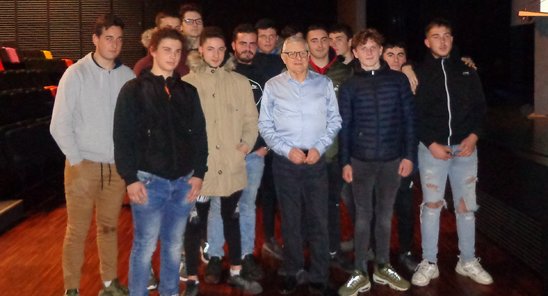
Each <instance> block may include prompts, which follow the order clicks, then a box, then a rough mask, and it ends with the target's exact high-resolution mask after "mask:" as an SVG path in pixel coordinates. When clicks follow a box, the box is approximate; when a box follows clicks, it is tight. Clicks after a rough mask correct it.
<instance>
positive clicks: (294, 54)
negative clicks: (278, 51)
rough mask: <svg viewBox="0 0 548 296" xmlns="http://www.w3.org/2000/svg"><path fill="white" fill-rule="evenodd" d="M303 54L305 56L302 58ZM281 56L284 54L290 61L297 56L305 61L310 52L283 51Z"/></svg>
mask: <svg viewBox="0 0 548 296" xmlns="http://www.w3.org/2000/svg"><path fill="white" fill-rule="evenodd" d="M303 52H304V53H305V55H304V56H303V54H302V53H303ZM282 54H286V55H287V57H288V58H290V59H296V58H297V56H299V57H300V58H301V59H305V58H307V57H308V55H309V54H310V52H309V51H308V50H302V51H283V52H282Z"/></svg>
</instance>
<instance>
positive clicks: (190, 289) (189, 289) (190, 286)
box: [181, 280, 198, 296]
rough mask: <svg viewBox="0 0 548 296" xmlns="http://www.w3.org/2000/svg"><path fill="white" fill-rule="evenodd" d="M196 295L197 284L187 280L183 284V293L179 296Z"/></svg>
mask: <svg viewBox="0 0 548 296" xmlns="http://www.w3.org/2000/svg"><path fill="white" fill-rule="evenodd" d="M196 295H198V282H197V281H193V280H189V281H187V282H186V283H185V291H184V292H183V293H182V294H181V296H196Z"/></svg>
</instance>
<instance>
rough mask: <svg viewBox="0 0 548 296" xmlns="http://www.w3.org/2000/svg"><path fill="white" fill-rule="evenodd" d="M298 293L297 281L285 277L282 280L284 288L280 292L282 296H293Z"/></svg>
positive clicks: (291, 277)
mask: <svg viewBox="0 0 548 296" xmlns="http://www.w3.org/2000/svg"><path fill="white" fill-rule="evenodd" d="M295 291H297V279H296V278H295V277H293V276H284V277H283V278H282V286H281V287H280V289H279V290H278V292H280V294H282V295H289V294H293V293H295Z"/></svg>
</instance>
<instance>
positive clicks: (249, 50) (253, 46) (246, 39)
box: [232, 33, 257, 64]
mask: <svg viewBox="0 0 548 296" xmlns="http://www.w3.org/2000/svg"><path fill="white" fill-rule="evenodd" d="M232 49H233V50H234V55H235V56H236V59H238V62H240V63H242V64H250V63H251V61H252V60H253V57H255V53H256V52H257V34H255V33H238V34H236V39H235V40H234V41H232Z"/></svg>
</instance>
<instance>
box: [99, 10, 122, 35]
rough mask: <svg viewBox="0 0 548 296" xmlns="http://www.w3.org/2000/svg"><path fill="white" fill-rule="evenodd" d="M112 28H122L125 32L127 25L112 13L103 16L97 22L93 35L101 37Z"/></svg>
mask: <svg viewBox="0 0 548 296" xmlns="http://www.w3.org/2000/svg"><path fill="white" fill-rule="evenodd" d="M112 26H116V27H120V29H122V30H123V29H124V26H125V25H124V22H123V21H122V19H121V18H119V17H118V16H117V15H115V14H112V13H106V14H103V15H101V16H99V17H98V18H97V20H95V27H94V30H93V33H94V34H95V35H96V36H97V37H99V36H101V34H103V32H104V31H105V30H108V29H109V28H110V27H112Z"/></svg>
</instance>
